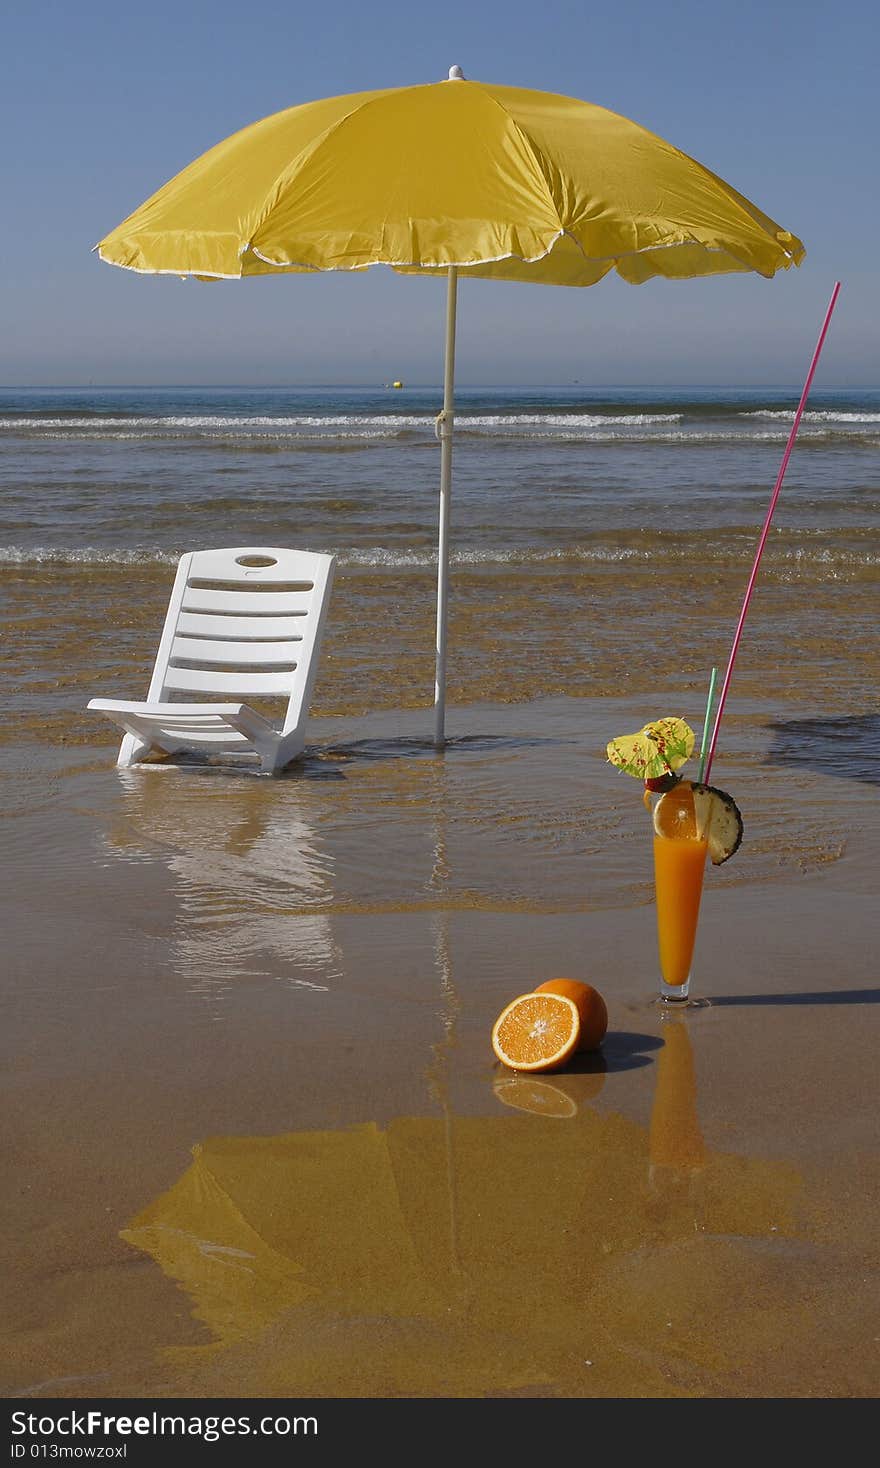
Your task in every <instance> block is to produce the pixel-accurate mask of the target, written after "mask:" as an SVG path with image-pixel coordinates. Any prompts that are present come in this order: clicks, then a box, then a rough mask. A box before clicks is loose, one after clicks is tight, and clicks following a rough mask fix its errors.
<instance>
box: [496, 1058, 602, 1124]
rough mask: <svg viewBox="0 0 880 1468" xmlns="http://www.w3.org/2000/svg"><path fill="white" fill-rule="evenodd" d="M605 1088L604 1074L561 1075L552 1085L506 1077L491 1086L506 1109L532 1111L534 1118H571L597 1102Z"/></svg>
mask: <svg viewBox="0 0 880 1468" xmlns="http://www.w3.org/2000/svg"><path fill="white" fill-rule="evenodd" d="M604 1084H605V1072H604V1070H595V1071H571V1070H569V1071H566V1072H564V1073H561V1072H559V1071H557V1072H556V1074H555V1075H554V1077H553V1080H552V1082H551V1081H545V1080H539V1079H538V1077H537V1076H535V1075H519V1074H518V1075H504V1076H498V1077H497V1078H496V1079H495V1080H494V1081H493V1082H492V1091H493V1093H494V1095H495V1096H496V1097H497V1099H498V1100H499V1101H503V1103H504V1105H505V1106H512V1107H513V1108H514V1110H516V1111H530V1112H531V1113H532V1115H533V1116H552V1117H559V1118H566V1117H567V1118H571V1117H572V1116H576V1115H577V1113H578V1111H580V1109H581V1107H582V1106H584V1105H586V1103H587V1102H589V1101H595V1099H596V1097H597V1096H598V1095H599V1093H600V1092H601V1090H602V1087H603V1086H604Z"/></svg>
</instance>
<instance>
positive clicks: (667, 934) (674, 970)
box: [654, 781, 708, 1004]
mask: <svg viewBox="0 0 880 1468" xmlns="http://www.w3.org/2000/svg"><path fill="white" fill-rule="evenodd" d="M664 815H665V817H666V818H665V820H664V829H665V832H666V834H662V835H661V834H660V833H658V832H657V831H655V833H654V892H655V897H656V903H657V944H658V948H659V952H660V997H661V999H663V1000H665V1001H666V1002H667V1003H670V1004H683V1003H685V1002H686V1001H687V999H688V995H689V993H690V982H691V962H692V959H693V953H694V943H695V941H696V936H697V921H698V919H699V915H700V898H701V897H702V893H703V874H704V872H705V869H706V853H707V851H708V843H707V841H706V840H705V838H704V839H702V840H701V839H700V838H699V837H698V835H697V823H696V818H695V814H694V799H693V794H692V792H691V789H690V786H689V784H688V783H687V782H686V781H682V783H681V786H680V787H679V788H678V789H677V790H676V792H674V805H673V796H672V795H666V796H665V797H664Z"/></svg>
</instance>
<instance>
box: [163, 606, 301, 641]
mask: <svg viewBox="0 0 880 1468" xmlns="http://www.w3.org/2000/svg"><path fill="white" fill-rule="evenodd" d="M305 622H306V614H305V612H298V613H296V614H295V615H294V616H292V617H239V616H234V615H231V614H227V615H226V616H222V615H218V614H217V613H211V612H205V613H201V612H181V614H180V616H179V617H178V619H177V631H178V633H180V632H184V633H186V635H187V636H188V637H216V638H225V637H229V638H243V637H263V638H266V637H302V634H303V627H304V625H305Z"/></svg>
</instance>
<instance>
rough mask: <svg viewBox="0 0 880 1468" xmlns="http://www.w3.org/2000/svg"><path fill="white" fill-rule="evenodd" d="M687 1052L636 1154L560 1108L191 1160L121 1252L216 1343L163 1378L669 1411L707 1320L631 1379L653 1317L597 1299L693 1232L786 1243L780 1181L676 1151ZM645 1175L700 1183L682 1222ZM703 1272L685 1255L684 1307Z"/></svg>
mask: <svg viewBox="0 0 880 1468" xmlns="http://www.w3.org/2000/svg"><path fill="white" fill-rule="evenodd" d="M687 1043H688V1039H687V1031H686V1029H684V1027H682V1029H681V1031H680V1032H679V1034H678V1035H677V1036H676V1039H675V1041H674V1043H673V1044H672V1046H671V1047H670V1048H669V1049H668V1051H667V1052H666V1054H667V1062H668V1063H667V1064H666V1066H665V1069H661V1070H660V1071H659V1072H658V1101H657V1104H656V1106H655V1115H654V1121H653V1123H652V1128H651V1134H650V1138H649V1136H648V1135H647V1134H646V1131H645V1128H644V1127H642V1126H640V1125H638V1124H636V1123H635V1122H632V1121H630V1120H628V1119H626V1118H625V1117H623V1116H620V1115H616V1114H613V1113H608V1114H600V1113H599V1112H598V1111H596V1110H594V1109H591V1108H589V1107H583V1106H580V1107H579V1106H578V1105H577V1101H576V1100H575V1110H576V1114H575V1115H574V1116H570V1117H569V1118H568V1119H555V1118H552V1117H547V1116H536V1115H525V1114H523V1115H512V1114H505V1115H501V1116H489V1117H462V1116H457V1117H455V1118H453V1119H452V1120H451V1124H450V1125H447V1122H446V1121H444V1119H443V1118H439V1117H438V1118H424V1117H421V1118H420V1117H401V1118H397V1119H395V1120H393V1121H391V1122H390V1123H389V1124H388V1126H387V1127H384V1128H381V1127H379V1126H376V1125H374V1124H372V1123H368V1124H366V1125H362V1126H357V1127H354V1128H352V1129H350V1130H348V1131H328V1132H303V1133H294V1134H290V1135H287V1136H279V1137H262V1138H260V1137H238V1138H236V1137H227V1138H219V1139H215V1140H212V1141H210V1142H206V1143H205V1144H203V1145H201V1146H199V1147H197V1148H196V1149H195V1151H194V1160H193V1163H192V1165H191V1166H190V1168H189V1169H188V1171H187V1172H186V1173H185V1174H184V1175H183V1177H182V1178H181V1179H180V1180H179V1181H178V1182H177V1183H176V1184H175V1185H174V1186H173V1187H172V1188H171V1189H170V1190H169V1191H168V1192H167V1193H166V1194H164V1195H163V1196H162V1197H160V1198H159V1199H157V1200H156V1202H155V1203H153V1204H151V1205H150V1206H149V1207H147V1208H146V1209H145V1210H144V1211H143V1212H142V1213H141V1214H140V1216H139V1217H137V1218H136V1219H134V1220H133V1221H132V1223H131V1225H130V1226H129V1228H128V1229H127V1230H126V1231H125V1233H124V1235H123V1237H124V1238H125V1239H127V1240H128V1241H129V1242H130V1243H132V1244H134V1245H136V1246H137V1247H138V1248H140V1249H143V1250H144V1251H146V1252H147V1253H149V1254H151V1255H152V1256H153V1258H154V1259H155V1260H156V1261H157V1262H158V1263H159V1264H160V1265H161V1267H162V1269H163V1270H164V1272H165V1273H166V1274H167V1275H168V1276H169V1277H170V1278H172V1279H174V1280H176V1281H177V1282H178V1283H179V1284H180V1286H181V1287H182V1288H183V1289H184V1290H185V1291H186V1293H187V1294H188V1295H189V1297H190V1299H191V1301H192V1305H193V1309H194V1313H195V1315H196V1316H197V1318H198V1319H199V1320H200V1321H201V1322H202V1323H203V1324H204V1325H205V1326H206V1327H207V1328H208V1330H209V1331H210V1332H211V1336H212V1337H213V1340H212V1342H211V1343H210V1344H207V1345H202V1346H190V1347H178V1348H175V1349H174V1350H173V1352H171V1353H170V1359H171V1360H172V1361H173V1363H174V1365H175V1367H176V1368H177V1369H178V1370H180V1371H181V1372H182V1373H183V1379H185V1380H187V1381H188V1382H189V1383H190V1385H191V1386H193V1383H195V1384H196V1385H195V1386H193V1389H204V1390H207V1391H209V1392H210V1391H214V1392H216V1391H220V1392H221V1393H222V1391H223V1390H224V1389H226V1388H227V1387H228V1388H229V1389H231V1385H232V1383H238V1386H237V1387H236V1391H237V1394H239V1395H241V1393H242V1391H244V1392H245V1393H250V1392H255V1393H256V1394H258V1395H261V1394H266V1392H267V1391H268V1392H269V1394H287V1393H293V1394H302V1395H308V1394H314V1395H332V1396H350V1395H367V1396H372V1395H428V1396H430V1395H456V1396H460V1395H472V1394H477V1395H480V1394H484V1393H487V1392H493V1391H514V1392H515V1391H517V1390H519V1391H521V1392H523V1391H529V1392H533V1393H534V1394H537V1395H541V1394H546V1393H547V1392H550V1393H551V1394H552V1392H553V1391H559V1390H561V1391H563V1392H564V1393H566V1394H575V1395H580V1394H584V1395H593V1394H601V1393H602V1392H603V1391H606V1390H607V1391H610V1392H611V1393H612V1394H614V1393H615V1392H617V1393H618V1394H623V1395H625V1394H627V1393H628V1391H629V1388H631V1387H632V1386H633V1382H634V1381H636V1380H637V1381H638V1383H639V1385H638V1388H637V1390H636V1392H635V1394H643V1395H669V1394H673V1395H675V1394H677V1390H678V1389H677V1387H676V1372H677V1367H678V1366H680V1365H685V1366H686V1368H687V1369H685V1370H683V1371H682V1374H681V1378H680V1383H679V1385H680V1387H681V1389H682V1390H683V1391H684V1393H685V1394H687V1393H688V1391H689V1390H690V1388H691V1384H692V1383H691V1380H690V1376H689V1373H690V1371H692V1370H693V1369H695V1368H699V1367H701V1366H703V1365H705V1364H706V1363H705V1360H704V1357H705V1356H706V1355H707V1354H708V1355H710V1356H711V1353H710V1352H709V1348H708V1346H707V1331H708V1332H710V1331H711V1329H712V1325H713V1324H714V1322H710V1324H709V1325H708V1326H706V1327H705V1328H704V1327H701V1326H698V1327H697V1328H692V1330H691V1333H690V1336H689V1339H688V1341H686V1342H682V1341H681V1340H679V1339H677V1338H676V1339H675V1341H674V1344H673V1342H672V1340H671V1338H670V1337H669V1336H668V1335H667V1337H666V1339H665V1340H664V1341H663V1342H662V1343H661V1344H657V1345H652V1350H655V1349H656V1352H657V1354H656V1360H653V1361H650V1362H644V1361H642V1360H641V1359H640V1358H641V1355H642V1347H643V1345H644V1328H643V1324H642V1323H640V1321H641V1320H642V1319H643V1318H644V1319H646V1318H648V1316H649V1315H650V1313H651V1312H650V1305H651V1301H650V1298H649V1296H648V1295H646V1296H645V1298H644V1299H642V1300H641V1302H640V1304H639V1305H638V1307H636V1306H634V1305H633V1300H632V1292H631V1291H629V1293H627V1292H626V1290H623V1291H622V1293H623V1296H624V1299H623V1306H624V1308H623V1312H622V1314H621V1311H620V1310H619V1308H618V1295H619V1294H620V1293H621V1291H620V1290H619V1289H618V1288H617V1287H616V1286H615V1288H612V1289H608V1288H607V1282H608V1281H609V1280H610V1279H615V1280H617V1279H618V1278H620V1279H622V1280H626V1278H627V1275H628V1272H629V1270H630V1266H631V1265H635V1267H636V1268H637V1269H642V1268H643V1263H644V1260H645V1259H648V1260H650V1259H651V1258H653V1257H655V1256H656V1255H657V1253H658V1252H659V1253H660V1254H661V1255H662V1254H664V1253H665V1251H666V1250H668V1249H670V1248H671V1249H676V1248H684V1249H685V1250H686V1251H687V1250H691V1251H692V1250H693V1247H694V1245H695V1241H696V1240H698V1239H704V1238H706V1236H709V1235H714V1236H716V1237H723V1238H724V1240H725V1242H726V1243H727V1244H729V1245H730V1246H731V1247H733V1248H734V1250H735V1249H736V1248H737V1247H740V1246H741V1247H743V1248H747V1247H748V1243H749V1241H751V1240H761V1241H763V1240H765V1239H767V1238H768V1237H769V1236H770V1231H771V1230H774V1229H775V1230H778V1231H779V1233H780V1234H784V1233H786V1232H790V1231H791V1210H792V1206H793V1202H794V1199H795V1196H796V1193H797V1190H798V1178H797V1175H796V1174H795V1173H794V1172H793V1170H792V1169H790V1168H788V1167H785V1166H783V1165H780V1164H777V1163H765V1162H761V1161H755V1160H748V1159H743V1158H737V1157H732V1156H724V1155H721V1154H717V1153H713V1152H710V1151H708V1150H707V1149H704V1148H703V1147H702V1146H697V1145H696V1143H695V1137H694V1135H693V1133H691V1134H689V1135H688V1136H687V1137H686V1139H685V1140H684V1142H683V1143H682V1151H681V1152H680V1153H679V1152H678V1151H677V1147H678V1142H677V1140H676V1136H675V1135H673V1133H674V1132H676V1131H677V1129H678V1127H679V1125H680V1122H681V1118H682V1109H681V1105H680V1101H679V1100H678V1099H676V1095H677V1094H678V1095H679V1096H680V1095H681V1094H683V1093H684V1092H685V1091H686V1090H687V1086H688V1080H687V1075H688V1071H687V1056H686V1054H685V1046H686V1044H687ZM690 1074H691V1076H692V1071H691V1072H690ZM682 1077H683V1078H684V1079H683V1080H682ZM581 1079H584V1080H591V1079H593V1078H592V1077H583V1078H581V1077H579V1076H576V1075H575V1076H565V1075H563V1076H559V1077H554V1078H553V1084H554V1086H556V1087H557V1088H558V1089H559V1091H560V1093H565V1092H566V1091H567V1092H568V1094H569V1099H574V1098H575V1097H576V1096H577V1093H578V1087H577V1083H578V1082H579V1081H580V1080H581ZM667 1093H668V1095H667ZM664 1118H666V1120H664ZM667 1124H668V1126H669V1127H670V1134H669V1135H663V1136H661V1132H664V1131H665V1128H666V1126H667ZM450 1143H451V1145H450ZM652 1159H653V1161H654V1163H655V1166H654V1167H653V1169H652ZM658 1165H659V1166H662V1168H664V1169H669V1170H671V1171H672V1172H673V1173H675V1172H676V1171H678V1172H680V1173H682V1174H683V1175H686V1176H688V1177H690V1176H691V1174H692V1172H693V1169H694V1167H698V1168H699V1169H700V1196H699V1199H698V1200H697V1201H696V1203H695V1201H694V1199H693V1198H692V1196H691V1193H690V1191H689V1189H688V1188H687V1187H684V1188H680V1187H677V1186H674V1187H671V1188H667V1189H665V1190H664V1191H663V1192H662V1194H661V1193H658V1188H657V1186H656V1170H657V1166H658ZM699 1265H700V1260H699V1258H698V1257H694V1255H693V1253H692V1252H691V1253H689V1254H688V1262H687V1263H686V1266H685V1268H684V1272H683V1274H682V1275H680V1276H679V1279H678V1284H679V1288H680V1291H681V1294H682V1298H686V1297H687V1294H688V1290H689V1288H690V1287H691V1285H692V1284H693V1281H694V1280H695V1279H698V1278H699V1277H700V1268H699ZM689 1280H690V1284H689ZM727 1303H728V1306H729V1301H728V1302H727ZM744 1303H745V1296H744V1295H739V1296H737V1306H738V1308H739V1307H740V1306H743V1307H744ZM630 1307H632V1308H633V1312H634V1313H633V1318H632V1320H629V1319H628V1316H627V1312H628V1311H629V1310H630ZM670 1352H671V1354H670ZM634 1360H635V1367H634V1364H633V1363H634ZM594 1364H595V1367H596V1368H597V1370H596V1371H593V1366H594ZM709 1364H710V1366H712V1367H713V1368H718V1367H719V1366H720V1365H721V1364H722V1363H721V1361H720V1360H719V1359H717V1353H716V1358H715V1359H712V1360H710V1363H709ZM634 1370H635V1372H636V1373H637V1374H636V1376H634V1374H633V1373H634ZM591 1373H592V1374H591Z"/></svg>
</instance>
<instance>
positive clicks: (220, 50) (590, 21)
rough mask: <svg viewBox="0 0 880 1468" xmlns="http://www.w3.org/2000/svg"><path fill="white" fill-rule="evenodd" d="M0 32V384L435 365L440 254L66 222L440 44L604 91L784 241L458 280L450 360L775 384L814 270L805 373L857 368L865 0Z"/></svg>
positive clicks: (869, 329) (275, 15) (35, 16)
mask: <svg viewBox="0 0 880 1468" xmlns="http://www.w3.org/2000/svg"><path fill="white" fill-rule="evenodd" d="M667 17H668V18H667ZM3 38H4V51H5V56H4V60H3V63H2V64H3V70H4V72H5V75H4V76H3V84H2V87H0V126H2V136H3V138H4V142H5V146H4V149H3V155H4V156H3V162H2V196H3V214H4V220H3V229H2V231H0V235H2V238H0V258H2V286H0V384H3V385H6V386H17V385H53V384H58V385H60V384H83V383H89V382H93V383H95V384H101V383H107V384H140V383H156V384H172V383H174V384H177V383H189V384H209V383H241V384H244V383H279V384H282V383H285V384H286V383H311V382H328V383H329V382H337V383H351V382H359V383H377V384H379V383H382V382H384V381H387V380H388V379H389V378H391V377H402V378H403V379H404V380H406V381H407V382H411V383H413V384H415V383H417V382H418V383H436V382H439V381H440V380H441V378H442V347H443V321H444V310H445V306H444V287H443V285H442V283H440V282H437V281H432V280H425V279H420V278H404V277H401V276H396V275H394V274H393V273H392V272H390V271H388V270H384V269H374V270H371V271H369V272H368V273H367V274H361V275H356V276H353V277H350V276H344V275H328V276H322V277H299V278H287V279H273V280H256V281H244V282H230V283H224V284H220V285H210V286H209V285H200V284H198V283H196V282H187V283H186V284H184V283H182V282H180V281H177V280H170V279H164V278H159V279H153V278H149V277H141V276H135V275H132V274H131V273H130V272H128V271H121V270H117V269H114V268H113V267H111V266H108V265H104V264H102V263H101V262H100V261H99V260H98V258H97V256H96V255H93V254H92V253H91V246H92V245H93V244H94V243H95V241H96V240H97V239H99V238H100V237H101V236H102V235H103V234H104V233H106V232H107V231H108V230H109V229H111V228H112V227H113V226H114V225H116V224H118V223H119V222H120V221H121V220H122V219H123V218H124V217H125V216H126V215H127V214H128V213H129V212H130V211H131V210H132V209H133V208H134V207H136V206H137V205H138V204H139V203H141V202H142V201H143V199H145V198H146V197H147V196H148V195H149V194H150V193H152V192H153V190H154V189H155V188H157V187H158V186H159V185H160V184H161V183H163V182H164V181H165V180H166V179H167V178H169V177H171V175H173V174H174V173H176V172H177V171H178V170H179V169H180V168H181V167H183V166H184V165H185V164H186V163H188V162H190V161H191V159H193V158H195V157H196V156H197V155H198V154H200V153H202V152H204V150H205V149H206V148H208V147H210V146H212V145H213V144H214V143H216V142H218V141H219V140H220V139H221V138H223V137H225V136H226V135H227V134H228V133H230V132H233V131H235V130H236V129H238V128H240V127H243V126H245V125H246V124H248V123H250V122H254V121H256V120H257V119H258V118H260V117H264V116H266V115H267V114H269V113H271V112H276V111H279V110H280V109H281V108H283V107H288V106H292V105H294V104H295V103H298V102H305V101H309V100H311V99H313V98H316V97H321V96H324V95H333V94H337V93H342V92H350V91H361V90H369V89H372V88H376V87H385V86H402V85H410V84H412V83H416V82H427V81H435V80H440V79H441V78H442V77H444V76H445V75H446V73H447V71H448V68H449V66H450V65H451V64H453V63H458V64H460V65H461V66H462V67H463V69H464V71H465V74H466V75H468V76H471V77H474V78H481V79H483V80H485V81H493V82H503V83H507V84H510V85H515V86H526V87H533V88H537V89H540V90H546V91H553V92H562V93H566V94H568V95H570V96H575V97H582V98H585V99H586V100H589V101H591V102H595V103H598V104H600V105H601V106H605V107H609V108H611V109H612V110H613V111H616V112H621V113H624V114H625V115H627V116H629V117H631V118H633V119H634V120H635V121H637V122H640V123H642V124H643V125H644V126H646V127H648V128H650V129H651V131H653V132H655V133H658V134H660V136H662V137H665V138H667V139H668V140H669V141H670V142H672V143H674V144H675V145H676V146H678V147H680V148H682V149H683V150H684V151H685V152H688V153H691V154H692V155H693V156H694V157H696V158H698V159H700V161H701V162H703V163H704V164H706V165H707V167H709V168H711V169H712V170H713V171H714V172H716V173H718V174H720V175H721V176H722V177H723V178H725V179H727V181H728V182H729V183H731V184H733V185H734V186H735V187H736V188H738V189H739V190H740V191H741V192H742V193H744V194H746V195H747V196H748V197H749V198H751V199H752V200H753V201H754V202H755V203H756V204H758V205H759V206H760V207H761V208H762V209H764V210H765V211H766V212H767V213H769V214H770V215H771V216H772V217H773V218H774V219H776V220H777V221H779V222H780V223H781V224H782V225H784V226H785V227H787V228H789V229H791V230H792V231H793V232H794V233H795V234H798V235H799V236H800V237H801V238H802V239H803V240H804V242H805V244H806V246H807V258H806V260H805V262H804V264H803V265H802V266H801V268H800V270H796V271H788V272H783V273H782V274H780V275H778V276H777V277H776V278H775V279H774V280H772V281H764V280H762V279H760V278H759V277H757V276H730V277H720V278H716V279H710V280H703V281H685V282H665V281H652V282H650V283H648V284H646V285H644V286H639V287H632V286H627V285H625V284H623V283H622V282H620V281H619V280H618V279H617V278H616V277H613V278H611V277H609V278H608V279H606V280H605V281H604V282H602V283H601V284H599V285H597V286H594V287H590V288H589V289H586V290H564V289H551V288H542V287H537V286H535V287H532V286H523V285H502V284H500V283H498V282H488V281H467V280H465V281H463V282H462V284H461V287H460V291H459V309H460V317H459V339H458V362H457V377H458V381H459V382H460V383H462V384H466V383H472V384H492V383H524V384H536V385H538V384H542V383H546V384H558V383H565V382H570V381H572V380H574V379H577V380H579V381H580V382H581V383H584V384H587V383H592V384H596V385H615V386H616V385H621V384H655V383H656V384H695V383H705V384H707V385H710V384H726V383H730V384H740V383H745V384H750V383H754V384H756V385H762V384H775V385H783V386H785V385H792V384H795V385H797V384H799V383H800V382H801V381H802V379H803V376H804V374H805V372H806V368H807V365H808V363H809V357H810V353H811V351H812V348H813V345H814V343H815V339H816V335H817V333H818V329H819V326H820V324H821V320H822V317H823V315H824V311H825V308H826V306H827V303H828V299H829V297H830V295H831V291H832V288H833V285H834V282H835V280H838V279H839V280H841V281H842V285H843V288H842V291H841V297H840V303H839V305H838V308H837V311H836V314H835V317H834V322H833V324H832V328H831V332H830V334H829V337H828V342H827V345H826V348H825V352H824V355H823V358H822V363H821V365H820V370H819V375H818V376H817V378H816V386H817V387H818V386H826V387H834V386H841V387H842V386H853V385H866V386H875V385H878V384H880V364H878V343H880V309H878V308H880V275H878V272H877V270H876V268H875V262H874V256H875V254H876V241H877V240H878V239H880V227H878V226H880V190H878V187H877V168H878V165H877V152H878V142H880V127H878V122H880V106H878V102H877V93H878V88H877V82H876V58H877V52H878V42H880V19H878V10H877V7H876V4H875V3H870V4H869V3H867V0H842V3H838V4H836V5H829V4H827V3H826V0H821V3H820V0H803V3H801V4H795V3H792V0H740V3H739V4H737V5H735V6H731V5H728V4H724V5H721V4H716V3H715V0H700V3H696V0H677V3H676V4H675V5H674V6H670V5H667V6H658V5H657V4H656V3H653V0H651V3H649V0H630V3H629V4H628V5H626V6H607V7H599V6H591V5H587V4H585V3H583V0H578V3H565V0H541V3H540V4H535V3H532V4H529V5H526V4H524V3H521V0H508V3H504V4H501V3H494V0H492V3H488V4H485V3H482V4H481V3H479V0H471V3H459V0H449V3H447V4H445V5H443V6H439V7H435V6H430V7H425V6H410V5H407V6H404V5H392V6H389V5H386V6H384V7H381V8H379V9H377V8H375V7H370V6H365V5H363V4H354V3H351V0H335V3H334V4H333V5H326V6H315V5H314V4H309V5H304V4H296V3H285V4H277V3H274V0H266V3H263V4H260V5H259V6H255V7H248V6H243V5H242V4H241V3H240V0H236V3H234V4H233V3H231V0H212V3H210V4H208V3H203V0H195V3H187V0H179V3H168V0H154V3H153V4H152V5H151V6H150V7H149V10H148V12H143V11H140V10H138V11H137V12H135V11H134V10H133V9H132V8H130V7H121V6H119V5H118V4H116V3H114V4H107V3H103V0H102V3H90V0H80V3H77V4H76V5H72V4H71V5H69V4H67V3H63V0H57V3H55V4H52V3H48V0H28V3H26V4H23V5H19V6H17V7H9V8H8V9H7V11H6V15H5V18H4V25H3Z"/></svg>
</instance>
